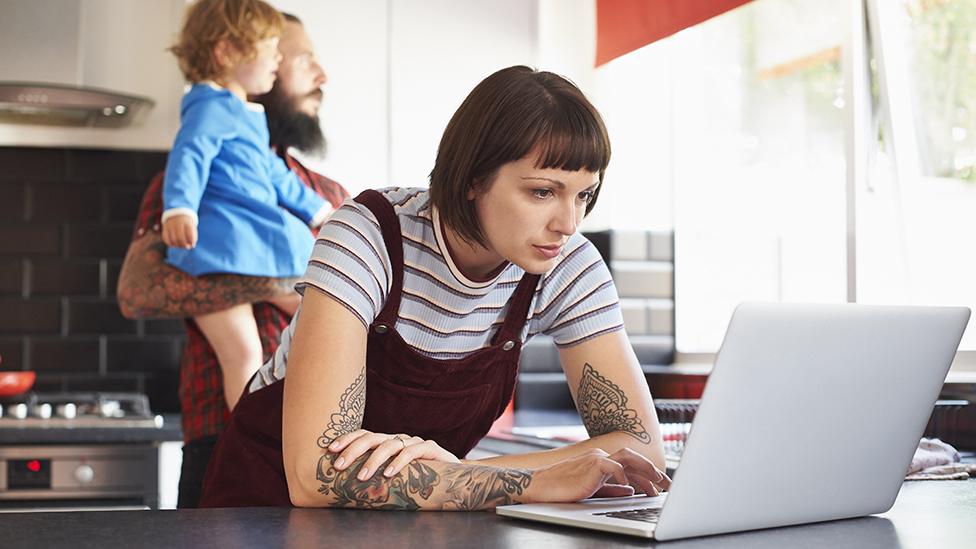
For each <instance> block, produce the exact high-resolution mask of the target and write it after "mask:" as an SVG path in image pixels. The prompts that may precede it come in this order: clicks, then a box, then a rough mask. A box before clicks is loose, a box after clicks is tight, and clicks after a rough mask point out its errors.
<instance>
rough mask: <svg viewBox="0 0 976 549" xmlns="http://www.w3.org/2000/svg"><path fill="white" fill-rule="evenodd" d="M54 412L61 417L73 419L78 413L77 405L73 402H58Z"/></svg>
mask: <svg viewBox="0 0 976 549" xmlns="http://www.w3.org/2000/svg"><path fill="white" fill-rule="evenodd" d="M54 413H55V414H57V415H58V417H63V418H64V419H74V418H75V416H77V415H78V406H76V405H75V404H74V403H73V402H67V403H65V404H58V407H57V408H56V409H55V410H54Z"/></svg>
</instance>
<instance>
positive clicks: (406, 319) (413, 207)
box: [251, 188, 623, 391]
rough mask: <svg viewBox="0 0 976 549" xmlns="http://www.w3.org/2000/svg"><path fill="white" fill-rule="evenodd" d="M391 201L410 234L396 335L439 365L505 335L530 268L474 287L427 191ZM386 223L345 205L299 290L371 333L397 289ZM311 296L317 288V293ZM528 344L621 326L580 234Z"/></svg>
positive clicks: (262, 374) (543, 301)
mask: <svg viewBox="0 0 976 549" xmlns="http://www.w3.org/2000/svg"><path fill="white" fill-rule="evenodd" d="M380 192H381V193H382V194H383V195H384V197H385V198H386V199H387V200H389V201H390V203H392V204H393V207H394V211H395V212H396V214H397V217H398V218H399V221H400V230H401V234H402V235H403V269H404V273H403V290H402V297H401V299H400V311H399V316H398V319H397V324H396V327H395V329H396V330H397V332H398V333H399V334H400V336H401V337H402V338H403V339H404V341H406V342H407V343H408V344H409V345H411V346H412V347H413V348H414V349H416V350H417V351H418V352H419V353H421V354H423V355H425V356H428V357H430V358H432V359H436V360H448V359H458V358H463V357H465V356H467V355H469V354H471V353H473V352H475V351H478V350H480V349H483V348H485V347H488V346H489V345H490V343H491V338H492V336H494V334H495V332H496V331H498V329H499V328H501V325H502V323H503V322H504V320H505V315H506V314H507V312H508V305H509V301H510V299H511V297H512V295H513V293H514V291H515V287H516V286H518V283H519V280H521V278H522V275H523V274H525V271H524V270H522V269H521V268H520V267H518V266H517V265H515V264H508V265H507V266H506V267H504V268H503V269H502V270H501V272H500V273H498V274H497V275H496V276H495V277H493V278H492V279H491V280H488V281H472V280H471V279H469V278H468V277H466V276H465V275H464V274H463V273H462V272H461V270H460V269H458V267H457V266H456V265H455V264H454V262H453V260H452V259H451V256H450V254H449V253H447V252H446V250H447V246H446V244H445V240H444V236H443V234H442V229H441V224H440V220H439V217H438V215H437V211H436V209H434V208H432V207H431V206H430V201H429V195H428V193H427V190H426V189H416V188H389V189H383V190H381V191H380ZM391 268H392V267H391V264H390V257H389V254H388V253H387V251H386V245H385V244H384V242H383V235H382V233H381V231H380V226H379V223H378V222H377V220H376V217H375V216H374V215H373V213H372V212H371V211H370V210H369V209H368V208H366V206H364V205H362V204H360V203H358V202H355V201H353V200H351V199H350V200H347V201H346V202H345V203H344V204H343V205H342V207H341V208H339V209H338V210H336V211H335V213H334V214H333V216H332V218H331V219H329V221H328V222H326V224H325V225H324V226H323V227H322V230H321V231H320V232H319V235H318V238H317V239H316V242H315V247H314V249H313V250H312V257H311V259H310V260H309V263H308V269H307V270H306V272H305V276H304V277H303V278H302V279H301V280H300V281H299V283H298V284H297V286H296V289H297V290H298V291H299V292H300V293H302V294H304V293H305V291H307V288H308V286H314V288H315V289H317V290H320V291H323V292H325V293H326V294H328V295H330V296H332V297H333V298H334V299H335V300H337V301H338V302H339V303H341V304H342V305H344V306H345V307H346V308H347V309H349V310H350V311H351V312H352V313H353V314H354V315H355V316H356V317H357V318H358V319H359V320H360V322H362V323H363V325H364V326H367V327H368V326H369V324H371V323H372V322H373V320H374V319H375V318H376V317H377V316H379V313H380V311H381V310H382V309H383V305H384V303H385V302H386V298H387V296H388V295H389V293H390V284H391V282H392V274H391ZM313 291H314V290H313ZM300 315H301V309H299V312H298V313H296V314H295V317H294V318H293V319H292V322H291V325H290V326H288V328H287V329H286V330H285V331H284V332H282V334H281V345H280V346H279V347H278V350H277V352H276V353H275V354H274V356H272V357H271V359H270V360H269V361H268V362H267V363H266V364H264V366H262V367H261V369H260V370H259V375H258V376H256V377H255V379H254V382H253V383H252V384H251V391H255V390H257V389H260V388H261V387H264V386H266V385H269V384H271V383H273V382H274V381H276V380H280V379H283V378H284V376H285V370H286V363H287V357H288V351H289V349H290V348H291V338H292V335H293V334H294V333H295V323H296V322H297V320H298V317H299V316H300ZM527 320H528V321H527V322H526V323H525V327H524V328H523V331H522V334H521V338H522V341H523V342H524V341H527V340H528V339H529V338H530V337H532V336H534V335H536V334H540V333H542V334H548V335H550V336H552V337H553V339H554V341H555V343H556V345H557V346H560V347H568V346H572V345H576V344H579V343H582V342H584V341H586V340H588V339H592V338H594V337H597V336H599V335H602V334H606V333H609V332H613V331H616V330H621V329H623V318H622V316H621V313H620V306H619V303H618V298H617V291H616V288H615V287H614V285H613V282H612V280H611V278H610V271H609V270H608V269H607V266H606V264H605V263H604V262H603V259H602V258H601V257H600V254H599V252H597V250H596V248H595V247H594V246H593V245H592V244H591V243H590V242H589V241H588V240H587V239H586V238H584V237H583V236H581V235H580V234H579V233H576V234H574V235H573V236H571V237H570V238H569V241H568V242H567V244H566V245H565V246H564V247H563V251H562V253H561V255H560V256H559V260H558V262H557V263H556V265H555V266H554V267H553V268H552V270H550V271H549V272H548V273H546V274H544V275H543V276H542V277H541V278H540V280H539V284H538V285H537V286H536V290H535V295H534V296H533V298H532V304H531V306H530V307H529V317H528V319H527Z"/></svg>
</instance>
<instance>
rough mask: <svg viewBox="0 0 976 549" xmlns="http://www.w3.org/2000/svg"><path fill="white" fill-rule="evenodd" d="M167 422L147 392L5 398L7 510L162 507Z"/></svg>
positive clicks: (2, 491)
mask: <svg viewBox="0 0 976 549" xmlns="http://www.w3.org/2000/svg"><path fill="white" fill-rule="evenodd" d="M163 425H164V421H163V418H162V417H161V416H156V415H153V414H152V413H151V412H150V410H149V400H148V398H147V397H146V396H145V395H142V394H135V393H37V392H32V393H26V394H24V395H21V396H19V397H14V398H3V399H0V513H2V512H22V511H45V510H59V511H63V510H93V509H98V510H106V509H117V510H132V509H156V508H158V506H159V480H158V478H159V440H160V438H159V432H160V431H161V430H162V428H163Z"/></svg>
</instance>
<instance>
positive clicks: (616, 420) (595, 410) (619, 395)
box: [576, 363, 651, 444]
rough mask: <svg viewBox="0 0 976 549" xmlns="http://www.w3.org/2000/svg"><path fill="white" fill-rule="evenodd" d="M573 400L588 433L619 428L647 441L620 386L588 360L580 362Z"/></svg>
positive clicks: (646, 435)
mask: <svg viewBox="0 0 976 549" xmlns="http://www.w3.org/2000/svg"><path fill="white" fill-rule="evenodd" d="M576 401H577V403H578V408H579V413H580V418H581V419H582V420H583V425H585V426H586V432H587V433H589V434H590V436H591V437H595V436H598V435H605V434H607V433H612V432H614V431H620V432H623V433H627V434H628V435H630V436H632V437H634V438H636V439H637V440H639V441H641V442H643V443H644V444H650V442H651V436H650V435H649V434H648V433H647V431H646V430H645V429H644V425H643V424H642V423H641V420H640V416H639V415H638V413H637V410H634V409H633V408H628V407H627V396H626V395H625V394H624V391H623V389H621V388H620V387H619V386H617V385H616V384H614V383H613V382H612V381H610V380H609V379H607V378H605V377H603V376H601V375H600V374H599V373H597V371H596V369H595V368H593V366H590V364H589V363H587V364H585V365H584V366H583V377H582V379H580V385H579V390H578V391H577V392H576Z"/></svg>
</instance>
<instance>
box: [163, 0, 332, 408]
mask: <svg viewBox="0 0 976 549" xmlns="http://www.w3.org/2000/svg"><path fill="white" fill-rule="evenodd" d="M283 24H284V22H283V19H282V16H281V14H279V13H278V11H277V10H275V9H274V8H273V7H271V6H270V5H268V4H266V3H264V2H261V1H260V0H197V1H196V2H195V3H194V4H192V5H191V6H190V7H189V9H188V11H187V14H186V20H185V22H184V25H183V30H182V33H181V35H180V39H179V42H178V43H177V44H176V45H175V46H173V48H172V50H173V52H174V54H175V55H176V56H177V58H178V59H179V64H180V69H181V70H182V71H183V74H184V76H185V77H186V79H187V80H188V81H189V82H191V83H192V86H191V88H190V90H189V91H188V92H187V93H186V95H185V96H184V97H183V101H182V103H181V106H180V129H179V132H178V133H177V136H176V140H175V142H174V143H173V149H172V151H171V152H170V154H169V158H168V161H167V164H166V175H165V179H164V183H163V217H162V221H163V241H164V242H165V243H166V244H167V245H168V246H169V249H168V251H167V256H166V260H167V262H168V263H169V264H171V265H173V266H175V267H177V268H179V269H181V270H183V271H185V272H187V273H188V274H190V275H193V276H201V275H207V274H216V273H233V274H239V275H250V276H256V277H272V278H294V277H298V276H300V275H301V274H302V273H304V271H305V267H306V264H307V262H308V257H309V254H310V253H311V251H312V245H313V243H314V239H313V236H312V232H311V231H310V227H317V226H319V225H321V223H322V222H323V221H325V218H326V217H327V216H328V214H329V213H330V210H331V206H330V205H328V203H327V202H326V201H325V200H323V199H322V198H321V197H319V196H318V195H317V194H315V192H314V191H312V190H311V189H309V188H308V187H306V186H305V185H304V184H302V182H301V181H300V180H299V179H298V177H297V176H296V175H295V174H294V173H293V172H292V171H291V170H289V169H288V167H287V166H285V163H284V161H282V160H281V159H280V158H279V157H278V156H277V155H275V154H274V152H273V151H272V150H271V148H270V144H269V135H268V123H267V118H266V117H265V114H264V109H263V107H262V106H261V105H259V104H257V103H250V102H248V100H247V96H248V95H255V94H262V93H266V92H268V91H269V90H271V87H272V85H273V84H274V81H275V71H276V70H277V69H278V61H279V60H280V58H281V55H280V54H279V53H278V38H279V36H280V35H281V29H282V26H283ZM297 302H298V301H297V294H296V296H294V297H293V298H289V299H285V300H282V301H280V302H276V305H278V306H280V307H282V308H284V309H286V310H287V312H289V313H294V311H295V308H296V307H297ZM194 321H195V322H196V323H197V325H198V326H199V327H200V330H201V331H202V332H203V334H204V336H206V338H207V340H208V341H209V342H210V345H211V346H212V347H213V349H214V352H215V353H216V355H217V360H218V361H219V362H220V368H221V372H222V376H223V382H224V395H225V398H226V400H227V405H228V407H229V408H230V409H233V408H234V405H235V404H236V403H237V400H238V398H240V396H241V393H242V392H243V390H244V386H245V384H246V383H247V381H248V380H249V379H250V378H251V376H252V375H253V374H254V372H255V371H257V369H258V368H259V367H260V365H261V360H262V352H261V342H260V339H259V336H258V331H257V324H256V322H255V320H254V316H253V312H252V310H251V306H250V305H249V304H245V305H238V306H235V307H232V308H230V309H226V310H224V311H219V312H216V313H211V314H206V315H200V316H197V317H194Z"/></svg>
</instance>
